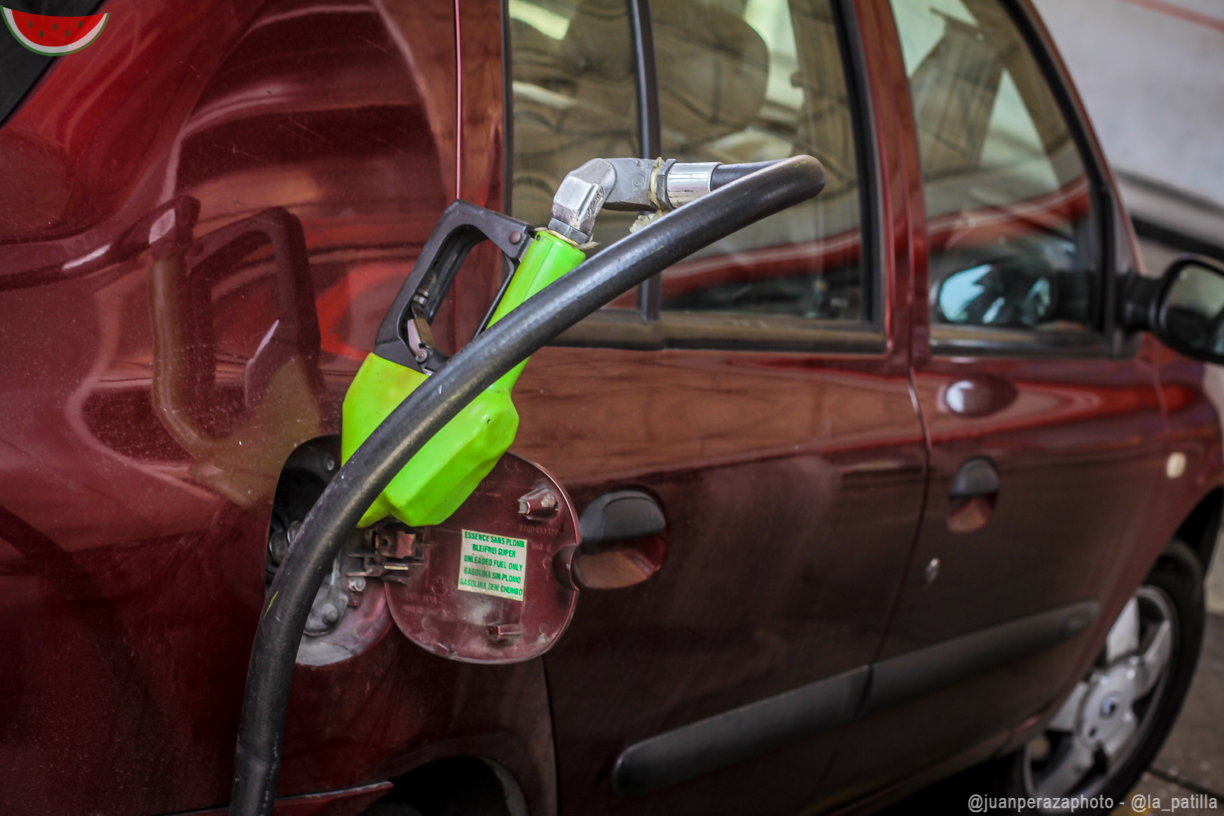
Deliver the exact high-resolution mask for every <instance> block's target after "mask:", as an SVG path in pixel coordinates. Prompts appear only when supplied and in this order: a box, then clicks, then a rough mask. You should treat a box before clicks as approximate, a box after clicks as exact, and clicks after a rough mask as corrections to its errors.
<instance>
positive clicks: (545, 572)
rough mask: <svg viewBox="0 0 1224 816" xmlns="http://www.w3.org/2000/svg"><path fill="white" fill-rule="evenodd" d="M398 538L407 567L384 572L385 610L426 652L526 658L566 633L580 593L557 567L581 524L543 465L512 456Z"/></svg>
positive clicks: (470, 658)
mask: <svg viewBox="0 0 1224 816" xmlns="http://www.w3.org/2000/svg"><path fill="white" fill-rule="evenodd" d="M376 535H386V533H383V532H380V533H377V534H376ZM395 535H396V537H397V539H398V541H397V545H398V546H399V548H400V552H401V553H403V554H404V556H405V560H406V563H407V564H408V566H409V568H408V569H407V570H406V571H404V572H403V573H402V574H400V575H387V574H385V573H384V580H385V582H386V593H387V604H388V606H389V607H390V610H391V617H392V619H393V620H394V621H395V624H396V626H398V627H399V629H400V631H401V632H403V633H404V634H405V635H407V636H408V638H409V639H410V640H412V641H413V642H414V643H416V644H418V645H419V646H421V647H422V648H424V649H426V650H427V651H430V652H433V653H434V654H437V655H440V656H442V657H446V658H450V659H452V660H460V661H464V662H468V663H512V662H517V661H520V660H529V659H531V658H533V657H536V656H538V655H540V654H543V653H544V652H546V651H547V650H548V649H549V648H550V647H551V646H552V645H553V643H554V642H556V640H557V638H559V637H560V636H561V634H562V633H563V632H564V631H565V628H566V626H568V625H569V621H570V618H571V617H572V615H573V612H574V603H575V601H576V600H577V597H578V592H577V590H576V589H574V588H573V587H572V586H567V585H566V584H567V583H568V582H564V583H563V579H564V575H565V573H564V572H563V571H562V572H560V574H558V572H556V571H554V569H553V564H554V562H558V563H563V562H564V560H565V556H566V554H567V553H569V552H572V551H573V550H572V548H575V547H577V545H578V544H579V528H578V516H577V514H576V513H575V511H574V505H573V503H572V502H571V501H570V497H569V495H568V494H567V493H566V492H565V489H564V488H563V487H561V485H560V484H558V483H557V480H556V479H554V478H553V477H552V476H550V475H549V474H548V472H547V471H545V470H544V469H543V468H541V467H539V466H538V465H536V464H533V463H532V462H529V461H527V460H526V459H523V458H521V457H519V456H515V455H514V454H512V453H507V454H506V455H505V456H503V457H502V458H501V459H500V460H499V461H498V462H497V464H496V465H495V466H494V467H493V470H492V471H490V473H489V475H488V476H486V477H485V478H484V480H483V481H481V483H480V484H479V485H478V486H477V487H476V490H475V491H474V492H473V493H472V495H471V496H469V497H468V499H467V501H465V502H464V503H463V504H462V505H461V506H460V507H459V509H458V510H456V511H455V512H454V514H452V515H451V516H450V518H448V519H447V520H446V521H444V522H443V523H441V524H438V525H435V526H431V527H422V528H417V529H415V530H414V531H412V532H410V533H409V532H406V531H404V530H397V531H395Z"/></svg>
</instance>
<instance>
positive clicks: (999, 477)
mask: <svg viewBox="0 0 1224 816" xmlns="http://www.w3.org/2000/svg"><path fill="white" fill-rule="evenodd" d="M878 5H879V6H880V7H885V6H891V14H892V15H893V16H894V17H895V20H896V26H897V33H898V35H899V42H900V48H901V52H902V53H901V57H902V59H903V61H904V67H905V72H906V78H907V80H908V85H909V98H908V99H906V98H899V99H898V100H897V102H898V105H897V112H898V115H899V116H900V117H901V118H902V119H903V120H905V119H909V121H911V122H912V123H913V124H912V126H911V127H912V128H914V129H916V143H917V144H916V146H917V151H915V152H916V153H917V159H918V164H917V166H913V165H911V166H912V169H913V170H915V171H917V172H920V177H921V182H922V194H923V199H924V205H925V206H924V209H925V213H926V235H927V264H926V265H925V266H926V270H925V271H927V274H926V275H923V271H924V270H923V269H922V265H921V264H920V265H919V270H918V276H917V280H918V283H917V288H918V290H919V291H922V290H923V289H925V290H926V291H927V292H929V299H928V303H927V304H924V303H922V300H923V299H922V298H919V299H917V303H918V307H917V308H918V309H919V310H920V314H918V315H916V319H917V320H921V319H922V317H923V316H924V315H922V314H921V312H925V311H927V309H928V306H929V315H930V344H929V349H927V348H922V347H921V346H918V347H916V348H915V368H914V377H915V383H916V386H917V393H918V400H919V403H920V405H921V410H922V415H923V418H924V420H925V422H926V424H927V427H928V429H929V433H930V443H931V461H930V487H929V494H928V499H927V502H926V507H925V511H924V515H923V520H922V526H921V531H920V533H919V536H918V540H917V545H916V548H915V551H914V554H913V557H912V559H911V560H910V563H909V566H908V568H907V571H906V576H905V582H904V586H903V589H902V592H901V596H900V599H899V602H898V606H897V613H896V616H895V618H894V620H893V623H892V624H891V626H890V628H889V632H888V635H887V637H886V638H885V641H884V644H883V648H882V650H881V653H880V656H879V660H878V662H877V663H876V666H875V673H874V679H873V689H872V694H871V695H870V696H869V697H868V699H867V701H866V704H865V708H864V716H865V719H864V720H863V721H862V722H860V723H857V724H856V725H854V726H852V727H851V728H850V729H849V730H848V732H847V735H846V739H845V742H844V743H843V745H842V747H841V748H840V750H839V755H838V758H837V760H836V761H835V763H834V766H833V768H832V769H831V772H830V774H829V777H828V778H827V780H826V783H825V785H824V789H823V790H822V797H821V800H820V801H821V803H822V804H823V805H825V806H828V805H830V804H833V803H836V802H838V801H843V800H845V799H849V798H853V797H855V796H857V795H860V794H862V793H864V792H866V791H868V790H871V789H873V788H878V787H880V786H882V785H883V784H885V783H887V782H889V781H895V780H898V779H900V778H902V777H904V776H906V775H909V774H911V773H914V772H917V771H919V770H920V769H922V768H924V767H927V766H931V765H934V764H936V763H938V762H939V761H941V760H946V759H950V758H953V757H956V756H958V755H960V756H961V757H962V759H961V760H960V761H961V763H962V764H968V763H969V762H971V761H972V760H973V758H974V757H977V758H984V757H985V756H986V755H988V754H989V753H990V752H991V751H992V750H994V749H996V748H999V747H1000V746H1001V745H1002V744H1003V741H1004V739H1005V738H1006V736H1007V734H1008V732H1009V730H1010V729H1012V728H1013V727H1015V726H1017V725H1019V724H1021V723H1022V722H1023V721H1025V719H1026V718H1029V717H1032V716H1034V715H1037V714H1039V713H1040V712H1041V711H1042V710H1043V708H1045V707H1047V706H1049V705H1050V704H1051V703H1052V702H1054V701H1055V698H1056V697H1057V695H1058V693H1059V692H1060V690H1063V689H1065V688H1066V687H1067V683H1068V682H1070V681H1072V680H1073V679H1074V678H1075V677H1077V676H1078V673H1079V672H1081V671H1082V670H1083V669H1084V666H1083V660H1085V659H1090V658H1091V655H1086V654H1085V647H1086V646H1087V645H1088V643H1089V642H1090V640H1091V633H1093V632H1095V631H1101V630H1102V627H1107V626H1108V623H1109V622H1110V621H1112V620H1113V618H1114V616H1115V615H1116V614H1117V609H1110V608H1104V607H1105V606H1106V605H1108V604H1109V603H1110V598H1109V588H1110V587H1112V586H1114V585H1115V584H1116V582H1117V581H1118V579H1119V576H1120V575H1121V573H1122V571H1123V570H1124V569H1126V567H1127V560H1128V556H1129V555H1130V554H1131V553H1133V552H1134V550H1135V547H1136V546H1137V545H1138V544H1139V543H1140V542H1142V541H1144V540H1147V539H1149V538H1150V537H1151V535H1152V532H1151V531H1150V530H1149V529H1147V528H1146V526H1145V518H1144V506H1145V499H1146V497H1147V496H1149V495H1150V494H1151V491H1152V490H1153V489H1155V488H1156V487H1157V486H1158V485H1159V483H1160V482H1161V481H1162V480H1164V479H1165V478H1166V476H1165V462H1164V458H1163V455H1162V453H1161V450H1160V447H1159V445H1158V443H1157V439H1158V437H1159V434H1160V431H1161V427H1162V419H1161V412H1160V406H1159V403H1158V400H1157V395H1156V391H1155V387H1154V379H1153V369H1152V366H1151V364H1150V363H1149V361H1148V360H1147V359H1145V358H1144V357H1143V356H1142V355H1140V354H1139V353H1138V351H1139V350H1138V343H1137V342H1122V341H1121V340H1120V339H1119V338H1120V335H1119V336H1118V337H1117V338H1116V337H1115V335H1114V333H1113V332H1114V329H1113V320H1112V319H1111V316H1110V315H1111V311H1112V308H1113V306H1112V304H1113V299H1112V298H1113V294H1112V289H1113V287H1114V281H1115V279H1116V278H1117V276H1118V275H1119V273H1120V272H1124V271H1126V270H1127V268H1128V267H1127V264H1128V261H1127V258H1126V257H1125V256H1124V255H1122V251H1120V250H1119V249H1118V248H1117V247H1116V246H1115V245H1114V243H1113V241H1114V240H1115V239H1114V235H1115V234H1117V233H1116V232H1115V231H1114V230H1113V228H1112V223H1113V220H1114V219H1115V218H1116V217H1117V213H1116V211H1115V210H1114V209H1113V206H1112V204H1111V201H1112V199H1111V197H1110V196H1109V188H1108V186H1107V181H1106V177H1105V175H1104V172H1103V171H1102V169H1101V167H1100V166H1099V164H1098V163H1097V159H1096V154H1095V151H1094V149H1093V148H1092V143H1091V142H1090V136H1089V135H1088V134H1087V132H1086V131H1085V130H1084V129H1083V127H1082V125H1081V123H1080V122H1079V121H1077V116H1076V110H1077V109H1076V108H1075V107H1074V106H1073V102H1072V99H1071V98H1070V95H1069V92H1068V91H1067V90H1066V89H1065V87H1063V86H1061V85H1060V84H1059V82H1060V80H1059V75H1058V74H1057V73H1056V72H1055V67H1054V64H1053V62H1052V61H1051V60H1050V58H1049V56H1048V55H1047V54H1044V53H1043V52H1042V51H1041V50H1040V45H1039V43H1040V40H1039V39H1038V37H1039V34H1040V32H1039V31H1038V30H1037V28H1036V27H1035V26H1034V24H1033V21H1032V20H1031V19H1030V18H1029V17H1028V16H1027V13H1026V12H1025V10H1024V8H1023V7H1021V6H1019V5H1018V4H1012V3H1004V2H1000V0H930V2H924V3H921V4H914V3H908V2H904V0H893V1H892V2H891V3H880V4H878ZM894 42H895V40H894ZM911 156H912V153H911ZM924 278H926V280H923V279H924Z"/></svg>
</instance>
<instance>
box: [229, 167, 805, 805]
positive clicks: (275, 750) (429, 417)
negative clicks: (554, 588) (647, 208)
mask: <svg viewBox="0 0 1224 816" xmlns="http://www.w3.org/2000/svg"><path fill="white" fill-rule="evenodd" d="M824 183H825V172H824V168H823V167H822V166H821V165H820V162H818V161H817V160H816V159H814V158H812V157H811V156H795V157H793V158H791V159H787V160H785V161H782V162H777V163H774V164H772V165H771V166H770V167H767V168H765V169H763V170H760V171H757V172H755V173H752V174H750V175H748V176H745V177H743V178H741V179H739V180H737V181H735V182H733V183H731V184H728V185H727V186H725V187H723V188H722V189H720V190H718V191H716V192H713V193H710V194H709V195H707V196H705V197H703V198H700V199H698V200H697V201H694V202H692V203H691V204H687V205H685V206H684V207H681V208H680V209H678V210H676V211H675V212H672V213H670V214H669V215H668V216H667V217H666V218H661V219H659V220H658V221H656V222H655V223H653V224H651V225H650V226H647V227H645V228H644V229H641V230H639V231H638V232H636V233H633V234H631V235H629V236H627V237H626V238H623V239H621V240H620V241H617V242H616V243H614V244H612V245H611V246H609V247H608V248H607V249H605V250H604V251H603V252H600V253H599V254H598V255H596V256H594V257H593V258H591V259H589V260H587V261H585V262H584V263H582V264H581V265H579V266H578V267H577V268H576V269H575V270H574V271H572V272H570V273H569V274H567V275H565V276H564V277H562V278H561V279H559V280H557V281H556V282H554V283H552V284H551V285H549V286H548V287H546V288H545V289H543V290H542V291H540V292H539V293H538V294H536V295H535V296H534V297H532V298H530V299H529V300H527V301H526V302H524V303H523V304H522V305H520V306H519V307H518V308H517V309H515V310H514V311H513V312H512V313H510V314H509V315H507V316H506V318H504V319H503V320H501V321H499V322H498V323H496V324H494V325H493V326H492V327H491V328H490V329H488V330H487V331H486V332H484V333H483V334H481V335H480V336H478V337H477V338H476V339H475V340H473V341H472V342H471V343H469V344H468V345H467V346H465V347H464V348H463V349H462V350H461V351H459V353H458V354H456V355H455V356H454V357H452V358H451V360H450V362H449V363H447V365H446V367H445V368H443V369H442V370H441V371H439V372H438V373H437V374H434V375H433V376H432V377H430V378H429V381H428V382H427V383H426V384H425V385H424V386H422V387H421V388H418V389H416V390H415V391H413V392H412V393H411V394H409V395H408V397H407V398H405V399H404V401H403V402H402V403H400V405H399V406H398V407H397V408H396V409H395V410H394V411H392V412H391V414H390V415H389V416H388V417H387V418H386V419H385V420H384V421H383V423H382V424H381V425H379V426H378V428H377V429H376V430H375V431H374V432H373V433H372V434H371V435H370V436H369V438H368V439H367V440H366V441H365V443H363V444H362V445H361V447H360V448H358V449H357V450H356V451H355V452H354V453H353V456H352V458H350V459H349V461H348V462H347V463H346V464H345V465H344V466H343V467H342V468H340V471H339V472H338V473H337V474H336V476H335V477H334V478H333V479H332V481H331V483H330V484H329V485H328V486H327V489H326V490H324V491H323V495H322V496H321V497H320V498H319V500H318V502H316V503H315V506H314V507H313V508H312V509H311V511H310V513H309V514H307V516H306V518H305V520H304V521H303V522H302V527H301V529H300V530H299V531H298V533H297V535H296V536H294V539H293V544H292V546H290V548H289V551H288V552H287V553H286V555H285V559H284V561H282V562H281V565H280V569H279V570H277V573H276V577H275V578H274V579H273V581H272V586H271V588H270V590H269V593H270V594H269V600H268V603H267V605H266V606H265V607H264V609H263V614H262V615H261V616H260V619H259V627H258V629H257V630H256V632H255V643H254V645H253V646H252V648H251V662H250V665H249V666H248V668H247V680H246V691H245V693H244V695H243V700H242V720H241V722H240V724H239V727H238V744H237V748H236V750H235V754H234V786H233V790H232V794H231V801H230V814H232V816H270V814H271V812H272V803H273V799H274V797H275V795H276V780H277V776H278V774H279V771H280V758H281V754H280V752H281V742H282V737H283V735H284V728H285V711H286V709H287V708H288V704H289V689H290V684H291V682H292V680H293V667H294V663H295V659H296V656H297V650H298V645H299V644H300V642H301V639H302V632H303V630H304V628H305V626H306V618H307V616H308V615H309V613H310V608H311V605H312V604H313V602H314V598H315V593H316V591H317V590H318V588H319V586H320V585H321V584H322V582H323V578H324V577H325V576H326V575H327V573H328V572H329V571H330V570H331V565H332V562H333V561H334V560H335V558H336V553H337V551H338V550H339V548H340V546H341V544H343V542H344V540H345V538H346V537H347V536H348V534H349V533H350V532H351V531H352V530H353V528H354V527H355V526H356V525H357V521H358V519H360V518H361V515H362V513H364V512H365V511H366V509H367V508H368V507H369V506H370V505H371V504H372V503H373V502H374V499H375V498H376V497H377V496H378V494H379V493H381V492H382V490H383V488H385V487H386V486H387V484H388V483H389V482H390V481H391V479H392V478H394V477H395V475H396V474H397V473H399V471H400V470H401V469H402V468H403V466H404V465H405V464H407V462H408V460H409V459H411V458H412V456H413V455H414V454H415V453H416V452H417V451H419V450H420V449H421V447H422V446H423V445H424V444H425V443H426V442H427V441H429V439H430V438H431V437H432V436H433V435H434V434H435V433H437V432H438V431H439V430H440V429H441V428H442V427H443V426H444V425H445V424H446V423H447V422H449V421H450V420H451V418H453V417H454V416H455V415H456V414H457V413H459V411H460V410H462V409H463V407H464V406H466V405H467V404H468V403H469V402H471V401H472V400H473V399H474V398H475V397H476V396H477V395H478V394H480V392H481V391H483V390H484V389H485V388H486V387H487V386H489V385H490V384H492V383H493V382H494V381H495V380H497V379H498V378H499V377H501V376H502V375H503V374H505V373H506V372H507V371H509V370H510V369H511V368H513V367H514V366H516V365H518V364H519V363H520V362H522V361H523V360H525V359H526V358H527V357H529V356H530V355H531V354H532V353H533V352H535V351H536V350H538V349H539V348H541V347H542V346H543V345H544V344H545V343H547V342H548V341H550V340H552V339H553V338H554V337H556V336H557V335H558V334H560V333H561V332H563V331H565V330H566V329H568V328H569V327H570V326H573V325H574V324H575V323H577V322H578V321H580V320H582V319H583V318H584V317H586V316H587V315H589V314H591V313H592V312H594V311H595V310H597V309H599V308H600V307H601V306H603V305H605V304H607V303H609V302H611V301H612V300H614V299H615V298H617V297H619V296H620V295H622V294H624V293H625V292H627V291H629V290H630V289H632V288H633V287H635V286H637V285H638V284H639V283H641V282H642V281H644V280H646V279H647V278H650V277H651V276H653V275H655V274H657V273H659V272H661V271H663V270H664V269H666V268H667V267H668V266H671V265H672V264H673V263H676V262H677V261H679V260H681V259H683V258H685V257H686V256H688V255H690V254H692V253H693V252H695V251H697V250H699V249H701V248H702V247H705V246H708V245H709V244H711V243H713V242H714V241H717V240H718V239H720V238H723V237H724V236H726V235H730V234H731V233H733V232H735V231H736V230H739V229H741V228H743V227H745V226H747V225H749V224H751V223H753V222H755V221H759V220H760V219H762V218H765V217H767V216H769V215H773V214H774V213H776V212H780V211H782V210H784V209H786V208H787V207H790V206H792V205H794V204H797V203H799V202H801V201H805V200H807V199H809V198H812V197H813V196H815V195H817V194H818V193H819V192H820V191H821V190H822V189H823V188H824Z"/></svg>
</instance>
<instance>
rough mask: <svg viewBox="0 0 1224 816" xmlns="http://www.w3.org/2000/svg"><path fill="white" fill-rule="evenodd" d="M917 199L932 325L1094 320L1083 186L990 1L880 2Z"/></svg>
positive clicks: (1056, 120)
mask: <svg viewBox="0 0 1224 816" xmlns="http://www.w3.org/2000/svg"><path fill="white" fill-rule="evenodd" d="M892 9H893V14H894V16H895V18H896V22H897V30H898V32H899V33H900V37H901V47H902V52H903V54H904V58H905V69H906V74H907V75H908V77H909V86H910V97H911V100H912V102H913V109H914V119H915V122H916V124H917V128H918V147H919V154H920V159H921V163H922V180H923V185H924V195H925V201H926V215H927V230H928V235H929V249H928V251H929V259H930V286H931V289H930V302H931V321H932V323H933V324H945V325H948V326H974V327H1000V328H1007V329H1012V330H1014V329H1021V330H1039V331H1049V330H1060V329H1062V330H1067V329H1069V330H1073V331H1084V330H1089V329H1094V328H1095V327H1096V324H1097V317H1098V311H1099V310H1098V299H1099V294H1098V293H1099V289H1100V287H1099V277H1100V276H1099V274H1098V269H1097V268H1096V266H1095V265H1094V261H1093V257H1092V240H1091V239H1092V235H1093V229H1092V218H1093V215H1092V205H1091V201H1092V198H1091V186H1090V183H1089V180H1088V176H1087V173H1086V171H1085V165H1084V161H1083V159H1082V158H1081V156H1080V154H1079V152H1078V149H1077V147H1076V144H1075V141H1074V139H1073V138H1072V135H1071V131H1070V129H1069V127H1068V125H1067V120H1066V118H1065V117H1064V116H1063V114H1062V111H1061V110H1060V109H1059V107H1058V104H1057V102H1056V101H1055V99H1054V96H1053V93H1052V92H1051V90H1050V87H1049V85H1048V84H1047V82H1046V80H1045V78H1044V76H1043V75H1042V73H1041V70H1040V68H1039V66H1038V64H1037V61H1036V60H1035V58H1034V57H1033V54H1032V53H1031V51H1030V50H1029V49H1028V46H1027V45H1026V43H1025V42H1024V40H1023V38H1022V36H1021V34H1020V32H1019V30H1018V29H1017V28H1016V25H1015V23H1014V21H1013V20H1012V19H1011V18H1010V17H1009V16H1008V14H1007V12H1006V11H1005V10H1004V9H1003V8H1002V7H1001V5H1000V4H999V3H998V2H997V0H923V2H920V3H919V2H912V0H892Z"/></svg>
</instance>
